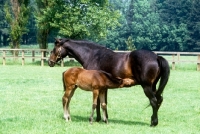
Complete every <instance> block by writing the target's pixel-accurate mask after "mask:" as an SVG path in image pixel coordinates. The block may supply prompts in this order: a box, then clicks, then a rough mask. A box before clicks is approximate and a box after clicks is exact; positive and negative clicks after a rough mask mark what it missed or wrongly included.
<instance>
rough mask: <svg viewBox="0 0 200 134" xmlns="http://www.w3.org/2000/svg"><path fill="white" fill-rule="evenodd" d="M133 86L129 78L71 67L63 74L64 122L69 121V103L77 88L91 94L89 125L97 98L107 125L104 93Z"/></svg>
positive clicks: (133, 82)
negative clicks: (108, 90) (91, 103)
mask: <svg viewBox="0 0 200 134" xmlns="http://www.w3.org/2000/svg"><path fill="white" fill-rule="evenodd" d="M133 85H135V81H134V80H133V79H130V78H125V79H121V78H119V77H117V78H114V77H112V75H111V74H109V73H106V72H104V71H100V70H85V69H83V68H80V67H73V68H70V69H68V70H67V71H65V72H63V86H64V91H65V93H64V96H63V98H62V101H63V110H64V118H65V119H66V121H69V120H71V118H70V110H69V103H70V100H71V98H72V96H73V94H74V91H75V89H76V88H77V87H79V88H81V89H82V90H85V91H92V92H93V105H92V113H91V116H90V118H89V121H90V123H92V122H93V115H94V110H95V109H96V105H97V98H98V97H99V98H100V103H101V108H102V111H103V121H104V122H105V123H108V119H107V118H106V109H107V106H106V103H105V92H106V89H109V88H121V87H130V86H133Z"/></svg>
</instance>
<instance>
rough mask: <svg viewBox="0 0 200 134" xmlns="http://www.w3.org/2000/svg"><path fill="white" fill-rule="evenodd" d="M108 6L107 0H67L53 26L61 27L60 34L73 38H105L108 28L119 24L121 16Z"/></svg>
mask: <svg viewBox="0 0 200 134" xmlns="http://www.w3.org/2000/svg"><path fill="white" fill-rule="evenodd" d="M97 2H99V3H97ZM108 6H109V5H108V1H107V0H104V1H103V2H102V1H100V0H99V1H97V0H96V1H91V0H84V1H74V2H72V1H66V2H65V5H64V7H63V8H64V9H63V11H61V12H57V13H56V14H55V21H54V22H52V23H51V26H52V27H54V28H57V29H59V32H58V33H59V34H60V35H62V36H65V37H70V38H73V39H83V38H89V39H93V40H98V39H100V38H104V37H105V36H106V35H107V29H108V28H115V27H116V26H117V25H118V18H119V14H118V12H117V11H113V10H112V9H110V8H109V7H108Z"/></svg>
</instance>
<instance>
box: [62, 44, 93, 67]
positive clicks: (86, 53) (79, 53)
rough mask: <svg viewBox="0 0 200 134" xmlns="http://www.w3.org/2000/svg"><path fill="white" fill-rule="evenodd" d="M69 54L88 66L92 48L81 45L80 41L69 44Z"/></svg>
mask: <svg viewBox="0 0 200 134" xmlns="http://www.w3.org/2000/svg"><path fill="white" fill-rule="evenodd" d="M65 47H66V49H67V51H68V52H69V55H70V56H72V57H73V58H75V59H76V60H77V61H78V62H79V63H80V64H81V65H82V66H83V67H84V66H86V64H87V62H89V60H90V58H91V57H92V51H94V50H92V49H90V48H89V47H87V45H81V44H78V43H72V44H67V45H66V46H65Z"/></svg>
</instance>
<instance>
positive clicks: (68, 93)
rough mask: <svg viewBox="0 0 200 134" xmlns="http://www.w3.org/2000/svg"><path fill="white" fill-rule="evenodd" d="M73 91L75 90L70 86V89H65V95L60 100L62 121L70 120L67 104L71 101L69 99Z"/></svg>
mask: <svg viewBox="0 0 200 134" xmlns="http://www.w3.org/2000/svg"><path fill="white" fill-rule="evenodd" d="M75 89H76V86H75V85H73V86H70V87H66V90H65V93H64V95H63V98H62V102H63V110H64V119H65V120H66V121H70V120H71V117H70V109H69V103H70V100H71V98H72V96H73V94H74V91H75Z"/></svg>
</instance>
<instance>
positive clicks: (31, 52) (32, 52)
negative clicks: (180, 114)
mask: <svg viewBox="0 0 200 134" xmlns="http://www.w3.org/2000/svg"><path fill="white" fill-rule="evenodd" d="M16 52H17V53H18V57H16V56H14V55H15V54H14V53H16ZM116 52H119V53H120V52H128V51H116ZM154 53H156V54H157V55H162V56H167V57H169V58H167V60H168V62H169V63H172V69H173V70H174V69H175V65H176V64H177V63H181V62H187V63H194V64H196V65H197V71H200V52H162V51H155V52H154ZM45 54H46V57H45ZM49 54H50V50H48V49H0V58H1V59H2V64H3V65H6V60H7V59H11V58H13V59H15V58H21V65H22V66H23V65H25V59H28V58H30V59H32V62H34V61H35V59H39V60H40V61H41V66H44V62H45V60H47V59H48V57H49ZM183 56H195V57H196V60H193V59H192V60H190V59H182V58H181V57H183ZM67 58H68V57H67ZM65 59H66V58H65ZM61 66H64V61H63V62H62V63H61Z"/></svg>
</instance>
